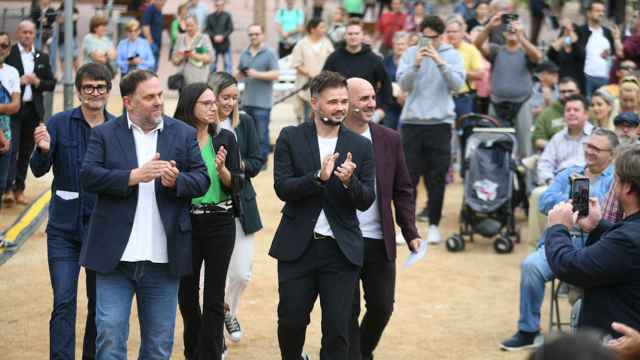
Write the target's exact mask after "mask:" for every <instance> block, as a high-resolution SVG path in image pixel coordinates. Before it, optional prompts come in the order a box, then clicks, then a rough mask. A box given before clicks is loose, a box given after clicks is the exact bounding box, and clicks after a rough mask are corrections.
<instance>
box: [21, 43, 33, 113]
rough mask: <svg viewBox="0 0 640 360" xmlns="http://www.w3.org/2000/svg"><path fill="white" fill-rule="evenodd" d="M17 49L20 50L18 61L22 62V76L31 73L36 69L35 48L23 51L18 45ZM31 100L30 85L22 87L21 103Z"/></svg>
mask: <svg viewBox="0 0 640 360" xmlns="http://www.w3.org/2000/svg"><path fill="white" fill-rule="evenodd" d="M18 49H19V50H20V59H21V60H22V68H23V69H24V75H27V74H31V73H33V70H34V69H35V67H36V58H35V56H36V52H35V47H34V46H31V51H30V52H29V51H27V50H25V49H24V48H23V47H22V45H20V43H18ZM31 100H33V91H32V90H31V85H26V86H25V87H24V93H22V101H23V102H28V101H31Z"/></svg>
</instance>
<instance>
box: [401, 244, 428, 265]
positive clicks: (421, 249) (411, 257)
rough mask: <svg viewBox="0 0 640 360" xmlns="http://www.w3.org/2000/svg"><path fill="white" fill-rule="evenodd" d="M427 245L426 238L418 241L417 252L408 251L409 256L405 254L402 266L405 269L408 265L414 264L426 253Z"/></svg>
mask: <svg viewBox="0 0 640 360" xmlns="http://www.w3.org/2000/svg"><path fill="white" fill-rule="evenodd" d="M428 246H429V242H427V241H426V240H422V241H421V242H420V247H419V248H418V251H417V252H415V253H414V252H411V253H409V256H407V260H405V262H404V267H405V269H406V268H408V267H410V266H411V265H413V264H415V263H416V262H418V261H420V260H422V258H423V257H424V256H425V255H427V247H428Z"/></svg>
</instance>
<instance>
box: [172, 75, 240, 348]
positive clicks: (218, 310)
mask: <svg viewBox="0 0 640 360" xmlns="http://www.w3.org/2000/svg"><path fill="white" fill-rule="evenodd" d="M174 117H175V118H176V119H179V120H182V121H184V122H185V123H187V124H189V125H191V126H193V127H194V128H196V130H197V140H198V144H199V145H200V152H201V154H202V159H203V160H204V163H205V165H206V166H207V172H208V174H209V177H210V179H211V185H210V187H209V190H208V191H207V193H206V194H205V195H204V196H202V197H199V198H195V199H193V200H192V206H191V223H192V226H193V241H192V246H193V248H192V252H193V273H192V274H191V275H187V276H185V277H183V278H182V279H181V281H180V290H179V305H180V312H181V313H182V318H183V321H184V347H185V349H184V355H185V357H186V358H187V359H206V360H219V359H221V358H222V353H223V351H224V347H225V346H224V334H223V324H224V291H225V282H226V277H227V267H228V266H229V260H230V258H231V253H232V251H233V246H234V241H235V222H234V217H235V216H237V215H238V214H237V213H236V211H237V210H238V206H237V205H236V202H235V201H234V198H237V194H238V193H239V191H240V189H241V187H242V183H243V178H244V175H242V171H241V169H240V155H239V151H238V145H237V142H236V140H235V136H234V135H233V133H232V132H230V131H228V130H225V129H222V128H221V127H220V126H218V112H217V107H216V96H215V94H214V92H213V90H212V89H211V88H210V87H209V86H208V85H207V84H205V83H194V84H191V85H188V86H186V87H185V88H184V89H183V90H182V91H181V93H180V99H179V100H178V107H177V109H176V113H175V116H174ZM176 161H180V159H176ZM203 262H204V264H205V274H204V290H203V291H204V304H203V309H202V310H201V309H200V298H199V279H200V276H199V275H200V268H201V267H202V264H203Z"/></svg>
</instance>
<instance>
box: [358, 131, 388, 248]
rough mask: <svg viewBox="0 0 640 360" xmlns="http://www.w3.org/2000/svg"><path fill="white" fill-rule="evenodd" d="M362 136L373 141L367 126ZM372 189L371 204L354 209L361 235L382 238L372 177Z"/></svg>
mask: <svg viewBox="0 0 640 360" xmlns="http://www.w3.org/2000/svg"><path fill="white" fill-rule="evenodd" d="M361 135H362V136H364V137H366V138H367V139H369V141H371V142H372V143H373V139H372V138H371V128H369V127H367V131H365V132H364V134H361ZM373 191H374V192H375V193H376V200H375V201H374V202H373V204H371V206H370V207H369V208H368V209H367V210H365V211H360V210H357V211H356V215H357V216H358V221H359V222H360V230H361V231H362V236H363V237H366V238H369V239H378V240H380V239H382V238H383V235H382V219H381V217H380V208H379V206H378V200H377V198H378V190H377V188H376V179H375V177H374V182H373Z"/></svg>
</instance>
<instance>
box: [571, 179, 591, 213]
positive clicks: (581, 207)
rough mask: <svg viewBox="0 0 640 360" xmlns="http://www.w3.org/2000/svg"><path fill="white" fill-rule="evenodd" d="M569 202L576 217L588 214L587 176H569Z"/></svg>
mask: <svg viewBox="0 0 640 360" xmlns="http://www.w3.org/2000/svg"><path fill="white" fill-rule="evenodd" d="M570 181H571V204H572V205H573V211H574V212H575V211H577V212H578V217H579V218H581V217H586V216H588V215H589V178H587V177H585V176H577V175H576V176H572V177H571V180H570Z"/></svg>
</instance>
